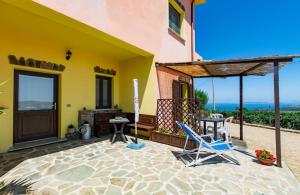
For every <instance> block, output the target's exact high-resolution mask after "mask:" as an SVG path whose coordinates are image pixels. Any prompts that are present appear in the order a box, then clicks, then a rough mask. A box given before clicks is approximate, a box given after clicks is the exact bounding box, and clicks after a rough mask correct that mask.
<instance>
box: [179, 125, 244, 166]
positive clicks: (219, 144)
mask: <svg viewBox="0 0 300 195" xmlns="http://www.w3.org/2000/svg"><path fill="white" fill-rule="evenodd" d="M176 123H177V125H178V126H179V127H180V128H181V129H182V130H184V132H185V133H186V134H187V137H186V141H185V144H184V148H183V152H182V153H181V154H180V158H181V159H182V160H183V162H184V163H185V166H187V167H189V166H195V165H198V164H201V163H202V162H204V161H206V160H208V159H211V158H214V157H217V156H219V157H222V158H224V159H226V160H229V161H232V162H234V163H236V164H240V162H239V160H238V159H237V157H236V155H235V154H234V151H233V149H235V148H236V146H234V145H232V144H231V143H228V142H224V141H222V140H216V141H215V140H212V142H210V143H208V142H207V141H205V140H204V139H203V138H205V137H210V136H206V135H201V136H200V135H198V134H197V133H195V132H194V131H193V130H192V129H191V128H190V127H189V126H187V125H186V124H183V123H180V122H178V121H176ZM189 138H191V139H192V140H194V141H195V142H196V143H197V144H198V148H195V149H192V150H186V146H187V142H188V139H189ZM201 151H207V152H210V153H213V154H212V155H209V156H206V157H205V158H200V152H201ZM228 151H229V152H231V154H232V156H233V157H234V158H233V159H234V160H235V161H234V160H233V159H232V158H229V157H228V156H227V155H225V152H228ZM191 154H196V157H195V158H193V157H192V156H191ZM185 155H186V156H188V157H189V158H190V159H191V160H192V162H189V163H186V162H185V160H184V159H183V156H185Z"/></svg>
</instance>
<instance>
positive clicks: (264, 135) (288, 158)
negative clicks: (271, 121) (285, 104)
mask: <svg viewBox="0 0 300 195" xmlns="http://www.w3.org/2000/svg"><path fill="white" fill-rule="evenodd" d="M230 131H231V133H232V135H233V136H236V137H238V136H239V125H236V124H231V125H230ZM244 140H245V142H244V143H245V145H246V146H247V148H249V149H251V150H255V149H266V150H269V151H272V153H275V151H276V145H275V131H274V130H270V129H266V128H260V127H251V126H247V125H245V126H244ZM299 141H300V134H299V133H291V132H284V131H281V151H282V152H281V153H282V159H283V160H284V161H285V162H286V163H287V164H288V166H289V167H290V168H291V170H292V172H293V173H294V174H295V176H296V177H297V178H298V180H300V150H299Z"/></svg>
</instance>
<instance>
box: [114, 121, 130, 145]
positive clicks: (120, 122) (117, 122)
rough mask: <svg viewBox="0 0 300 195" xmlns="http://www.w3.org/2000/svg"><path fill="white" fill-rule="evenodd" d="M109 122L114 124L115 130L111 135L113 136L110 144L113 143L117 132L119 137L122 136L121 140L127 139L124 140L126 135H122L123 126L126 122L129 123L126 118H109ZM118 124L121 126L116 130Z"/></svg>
mask: <svg viewBox="0 0 300 195" xmlns="http://www.w3.org/2000/svg"><path fill="white" fill-rule="evenodd" d="M109 123H111V124H113V125H114V130H115V132H114V135H113V137H112V139H111V143H112V144H113V143H115V141H116V137H117V134H120V135H121V137H122V140H123V142H125V143H126V142H127V141H126V137H125V135H124V126H125V124H126V123H129V120H128V119H127V118H123V119H110V120H109ZM118 124H121V127H120V129H119V130H118Z"/></svg>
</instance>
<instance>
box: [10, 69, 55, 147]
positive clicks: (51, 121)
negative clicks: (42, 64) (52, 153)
mask: <svg viewBox="0 0 300 195" xmlns="http://www.w3.org/2000/svg"><path fill="white" fill-rule="evenodd" d="M57 81H58V78H57V76H56V75H51V74H41V73H34V72H27V71H15V81H14V83H15V84H14V88H15V89H14V142H15V143H16V142H23V141H31V140H36V139H41V138H47V137H56V136H57V106H58V105H57V102H58V101H57V92H58V91H57V88H58V87H57Z"/></svg>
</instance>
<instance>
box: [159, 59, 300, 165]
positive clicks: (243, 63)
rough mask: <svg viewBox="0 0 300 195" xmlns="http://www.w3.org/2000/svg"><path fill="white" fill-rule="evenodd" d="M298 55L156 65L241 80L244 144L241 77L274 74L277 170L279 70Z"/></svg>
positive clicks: (279, 156)
mask: <svg viewBox="0 0 300 195" xmlns="http://www.w3.org/2000/svg"><path fill="white" fill-rule="evenodd" d="M299 57H300V56H299V55H289V56H267V57H257V58H243V59H230V60H207V61H192V62H179V63H177V62H176V63H156V66H162V67H166V68H169V69H172V70H174V71H177V72H181V73H184V74H186V75H189V76H191V77H193V78H207V77H220V78H225V77H239V78H240V116H239V117H240V139H241V140H243V118H244V117H243V109H244V108H243V77H244V76H265V75H267V74H269V73H274V107H275V139H276V158H277V166H279V167H281V166H282V164H281V163H282V161H281V138H280V107H279V69H280V68H282V67H283V66H284V65H286V64H288V63H290V62H292V61H293V59H294V58H299Z"/></svg>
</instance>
